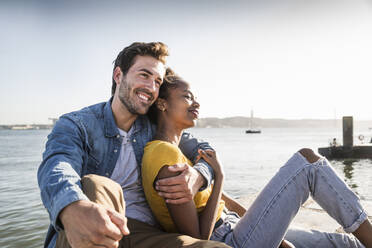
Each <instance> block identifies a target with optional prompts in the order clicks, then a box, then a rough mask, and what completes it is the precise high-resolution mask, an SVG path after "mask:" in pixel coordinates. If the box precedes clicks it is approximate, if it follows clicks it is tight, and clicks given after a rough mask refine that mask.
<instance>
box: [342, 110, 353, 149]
mask: <svg viewBox="0 0 372 248" xmlns="http://www.w3.org/2000/svg"><path fill="white" fill-rule="evenodd" d="M342 129H343V145H344V147H353V117H352V116H344V117H342Z"/></svg>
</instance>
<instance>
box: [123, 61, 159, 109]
mask: <svg viewBox="0 0 372 248" xmlns="http://www.w3.org/2000/svg"><path fill="white" fill-rule="evenodd" d="M164 74H165V66H164V64H163V63H162V62H160V61H159V60H157V59H155V58H153V57H151V56H136V57H135V61H134V64H133V65H132V66H131V67H130V68H129V70H128V72H127V74H126V75H125V76H123V77H122V79H121V82H120V85H119V99H120V101H121V103H122V104H123V105H124V106H125V107H126V109H127V110H128V111H129V112H130V113H132V114H135V115H141V114H146V113H147V110H148V109H149V107H150V106H151V105H152V104H153V103H154V102H155V100H156V99H157V98H158V95H159V88H160V85H161V84H162V82H163V77H164Z"/></svg>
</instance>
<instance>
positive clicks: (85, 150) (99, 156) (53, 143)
mask: <svg viewBox="0 0 372 248" xmlns="http://www.w3.org/2000/svg"><path fill="white" fill-rule="evenodd" d="M111 102H112V99H110V100H109V101H108V102H104V103H99V104H95V105H92V106H89V107H86V108H83V109H82V110H79V111H76V112H72V113H68V114H65V115H63V116H61V117H60V118H59V120H58V121H57V123H56V124H55V126H54V128H53V130H52V132H51V133H50V134H49V135H48V140H47V143H46V148H45V151H44V153H43V161H42V163H41V164H40V167H39V169H38V183H39V187H40V191H41V199H42V201H43V204H44V206H45V208H46V209H47V210H48V213H49V218H50V221H51V225H50V226H49V230H48V234H47V237H46V241H45V246H44V247H54V246H55V242H56V237H57V235H56V232H57V231H59V230H61V229H62V225H61V223H60V221H59V219H58V215H59V213H60V212H61V210H62V209H63V208H64V207H66V206H67V205H69V204H71V203H73V202H75V201H78V200H88V198H87V197H86V196H85V194H84V193H83V192H82V190H81V183H80V179H81V177H83V176H84V175H87V174H96V175H101V176H106V177H110V176H111V174H112V172H113V170H114V168H115V165H116V161H117V160H118V157H119V152H120V146H121V143H122V137H121V136H120V134H119V130H118V127H117V125H116V123H115V120H114V116H113V113H112V109H111ZM154 133H155V127H154V125H151V123H150V121H149V120H148V118H147V116H139V117H138V118H137V119H136V121H135V122H134V130H133V133H132V135H131V137H130V139H131V141H132V145H133V150H134V153H135V156H136V161H137V164H138V170H140V169H141V168H140V165H141V161H142V156H143V149H144V147H145V145H146V143H147V142H148V141H150V140H151V139H152V137H153V134H154ZM208 148H210V146H209V144H208V143H207V142H201V141H198V140H197V139H195V138H193V137H192V136H191V135H190V134H188V133H184V134H183V136H182V139H181V142H180V149H181V150H182V152H183V153H184V154H185V155H186V156H187V157H188V158H189V159H190V160H191V161H194V160H195V158H196V156H197V155H198V149H208ZM194 168H195V169H196V170H198V172H199V173H201V175H203V176H204V178H205V179H206V181H207V184H208V185H210V183H211V180H212V178H213V170H212V168H211V167H210V166H209V165H208V164H207V163H206V162H205V161H203V160H199V162H198V163H197V164H196V165H195V166H194Z"/></svg>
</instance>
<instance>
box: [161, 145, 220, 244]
mask: <svg viewBox="0 0 372 248" xmlns="http://www.w3.org/2000/svg"><path fill="white" fill-rule="evenodd" d="M201 155H202V157H203V158H204V159H205V160H206V161H207V162H208V163H210V164H211V163H212V164H213V165H212V167H216V169H217V170H216V169H215V168H214V169H215V175H216V177H215V183H214V185H213V190H212V194H211V195H210V197H209V199H208V202H207V204H206V206H205V208H204V210H203V211H202V212H201V213H200V215H199V216H198V213H197V211H196V208H195V204H194V201H189V202H186V203H183V204H177V205H176V204H171V203H167V207H168V210H169V213H170V215H171V217H172V219H173V222H174V223H175V225H176V227H177V229H178V231H179V232H180V233H182V234H186V235H189V236H191V237H194V238H200V239H209V238H210V235H211V234H212V231H213V228H214V225H215V222H216V218H217V212H218V207H219V202H220V199H221V195H222V186H223V179H224V175H223V173H222V170H221V168H220V165H219V163H218V161H217V159H216V155H215V152H214V151H211V150H208V151H205V152H203V151H201ZM208 160H209V161H208ZM175 175H177V174H175V173H174V172H170V171H169V170H168V169H167V167H166V166H164V167H163V168H162V169H160V171H159V173H158V179H161V178H166V177H171V176H175Z"/></svg>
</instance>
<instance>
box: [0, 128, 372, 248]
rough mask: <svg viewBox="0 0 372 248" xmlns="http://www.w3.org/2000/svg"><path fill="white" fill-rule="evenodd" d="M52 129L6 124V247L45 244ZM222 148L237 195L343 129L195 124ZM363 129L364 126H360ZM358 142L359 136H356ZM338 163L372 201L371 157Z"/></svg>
mask: <svg viewBox="0 0 372 248" xmlns="http://www.w3.org/2000/svg"><path fill="white" fill-rule="evenodd" d="M49 132H50V130H28V131H8V130H0V169H1V171H0V247H2V248H8V247H30V248H32V247H42V244H43V241H44V238H45V235H46V231H47V227H48V225H49V219H48V214H47V212H46V210H45V209H44V207H43V205H42V203H41V200H40V193H39V189H38V186H37V180H36V173H37V167H38V165H39V164H40V161H41V154H42V152H43V149H44V145H45V142H46V136H47V135H48V133H49ZM192 133H193V134H194V135H195V136H196V137H200V138H203V139H205V140H208V141H209V142H210V143H211V144H212V145H213V147H214V148H215V149H216V150H217V153H218V155H219V158H220V161H221V163H222V164H223V166H224V168H225V171H226V183H225V190H226V191H227V192H228V193H230V194H231V195H234V196H236V197H240V196H243V195H246V194H250V193H257V192H258V191H259V190H260V189H262V187H263V186H264V185H265V184H266V183H267V182H268V180H269V179H270V178H271V177H272V176H273V175H274V174H275V172H276V171H277V170H278V168H279V167H280V166H281V165H282V164H284V163H285V162H286V161H287V160H288V158H289V157H290V156H291V155H292V154H293V153H294V152H295V151H297V150H298V149H300V148H303V147H309V148H312V149H314V150H316V149H317V148H318V147H321V146H327V145H328V142H329V141H330V140H331V138H333V137H336V138H337V139H338V140H340V141H341V135H342V132H341V130H333V129H263V133H262V134H245V133H244V129H239V128H225V129H214V128H211V129H193V130H192ZM354 133H355V134H357V133H358V132H357V131H356V132H354ZM355 142H356V143H357V141H355ZM332 165H333V166H334V168H335V169H336V171H337V172H338V173H339V175H340V176H341V177H343V178H344V180H345V181H346V182H347V184H348V185H349V186H350V187H351V188H352V189H353V190H354V192H356V193H357V194H358V195H359V196H360V197H361V199H363V200H367V201H372V173H371V172H372V162H371V161H370V160H347V161H332Z"/></svg>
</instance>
